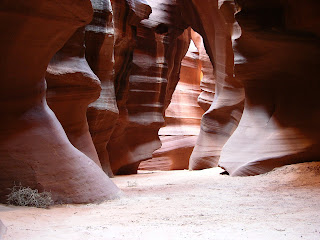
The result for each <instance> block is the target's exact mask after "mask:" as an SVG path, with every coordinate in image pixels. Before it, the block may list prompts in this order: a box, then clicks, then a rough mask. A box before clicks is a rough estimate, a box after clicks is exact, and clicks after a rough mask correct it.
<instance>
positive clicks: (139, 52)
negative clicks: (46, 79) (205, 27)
mask: <svg viewBox="0 0 320 240" xmlns="http://www.w3.org/2000/svg"><path fill="white" fill-rule="evenodd" d="M128 3H129V6H128V7H129V10H127V11H129V13H128V17H127V18H126V20H127V23H128V25H129V26H131V28H130V31H127V33H129V39H130V36H131V39H134V40H135V41H134V44H135V45H134V46H133V47H131V46H130V44H127V43H126V42H125V41H118V40H116V45H115V48H116V49H117V47H118V45H117V41H118V42H119V44H120V43H121V44H123V45H122V46H120V47H121V48H122V47H124V46H127V48H129V49H130V51H129V53H130V56H129V57H128V52H127V53H126V52H125V51H121V50H116V55H115V57H116V64H117V61H122V63H123V65H122V67H120V69H119V68H118V69H119V70H120V71H121V72H122V73H118V74H117V79H116V83H115V84H116V91H117V92H116V94H117V101H118V108H119V111H120V115H119V122H118V123H117V126H116V128H115V130H114V132H113V134H112V136H111V139H110V142H109V144H108V152H109V156H110V163H111V167H112V170H113V172H114V173H117V174H128V173H136V171H137V169H138V166H139V163H140V162H141V161H142V160H146V159H149V158H151V157H152V153H153V151H154V150H156V149H157V148H159V147H160V146H161V145H160V141H159V137H158V130H159V128H160V127H161V126H162V125H163V123H164V119H163V111H164V103H165V102H166V96H167V94H170V92H171V94H172V93H173V91H169V90H168V91H167V86H168V79H171V78H172V79H177V78H178V76H179V70H180V62H181V59H182V58H183V56H184V54H185V50H184V49H185V48H178V47H177V46H178V45H179V44H183V46H188V45H187V44H186V43H185V40H184V38H182V40H178V39H177V37H178V36H179V35H180V34H182V32H183V28H179V27H178V26H177V25H176V21H175V19H174V17H175V16H177V14H173V13H175V12H176V11H177V9H176V4H175V3H174V1H163V2H160V3H159V1H151V0H150V1H148V4H149V5H150V7H151V8H150V7H149V11H143V12H144V13H148V14H150V13H151V9H152V13H151V14H150V16H149V18H148V19H145V20H142V21H140V22H139V21H137V18H133V19H132V18H130V17H131V16H132V14H133V13H136V12H137V11H135V10H134V9H135V8H132V5H130V2H128ZM113 4H114V3H113ZM119 4H120V3H119V2H117V3H116V4H114V6H116V7H117V5H119ZM134 6H137V5H134ZM130 8H131V9H130ZM114 9H117V8H114ZM132 12H133V13H132ZM115 14H117V13H116V11H115ZM118 15H120V16H125V15H123V13H121V9H120V13H119V14H118ZM133 16H134V15H133ZM137 17H139V15H137ZM143 17H144V18H147V17H148V15H143ZM116 19H117V18H115V25H116V26H117V25H118V26H120V25H121V24H118V23H116V22H117V20H116ZM138 20H139V18H138ZM140 20H141V18H140ZM173 23H175V24H173ZM125 29H126V30H127V28H125ZM119 33H121V31H117V33H116V34H119ZM124 35H126V33H125V34H124ZM116 39H118V37H117V36H116ZM131 44H132V43H131ZM124 48H126V47H124ZM124 53H126V54H127V55H125V56H123V54H124ZM117 54H122V56H121V57H120V56H117ZM125 59H128V60H129V61H126V60H125ZM130 61H132V64H131V68H130V74H127V72H128V67H126V64H127V63H128V62H130ZM117 66H121V65H117ZM123 70H126V72H125V73H124V71H123ZM176 82H177V80H176ZM170 86H171V85H170Z"/></svg>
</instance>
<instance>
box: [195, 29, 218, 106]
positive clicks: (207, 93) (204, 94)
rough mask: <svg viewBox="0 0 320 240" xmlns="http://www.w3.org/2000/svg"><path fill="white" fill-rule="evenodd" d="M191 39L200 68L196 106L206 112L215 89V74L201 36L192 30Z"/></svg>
mask: <svg viewBox="0 0 320 240" xmlns="http://www.w3.org/2000/svg"><path fill="white" fill-rule="evenodd" d="M191 38H192V41H193V42H194V44H195V46H196V47H197V49H198V51H199V60H200V66H201V82H200V88H201V93H200V95H199V97H198V104H199V106H200V107H201V108H202V109H203V110H205V111H207V110H208V109H209V108H210V106H211V104H212V101H213V99H214V93H215V88H216V83H215V81H216V80H215V72H214V69H213V65H212V63H211V61H210V58H209V56H208V54H207V52H206V49H205V46H204V43H203V39H202V37H201V35H200V34H198V33H197V32H195V31H193V30H192V31H191Z"/></svg>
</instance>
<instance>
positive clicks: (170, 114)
mask: <svg viewBox="0 0 320 240" xmlns="http://www.w3.org/2000/svg"><path fill="white" fill-rule="evenodd" d="M200 77H201V64H200V60H199V52H198V49H197V48H196V46H195V45H194V43H193V41H191V42H190V46H189V49H188V52H187V54H186V55H185V57H184V58H183V60H182V62H181V70H180V80H179V82H178V84H177V85H176V88H175V91H174V93H173V95H172V98H171V103H170V105H169V106H168V108H167V109H166V111H165V126H164V127H162V128H161V129H160V130H159V136H160V140H161V143H162V146H161V148H160V149H158V150H156V151H155V152H154V153H153V159H152V161H151V160H150V161H148V163H141V164H140V168H141V169H147V168H148V169H159V167H160V166H159V167H158V165H159V164H158V163H156V162H157V161H159V162H161V163H162V165H164V164H165V162H167V165H168V166H166V167H165V166H161V170H163V169H187V168H188V164H189V161H188V160H189V157H190V155H191V152H192V150H193V147H194V145H195V142H196V139H197V136H198V134H199V130H200V119H201V117H202V114H203V113H204V111H203V110H202V109H201V108H200V107H199V105H198V103H197V98H198V96H199V94H200ZM151 162H152V163H153V164H151ZM152 165H154V166H152Z"/></svg>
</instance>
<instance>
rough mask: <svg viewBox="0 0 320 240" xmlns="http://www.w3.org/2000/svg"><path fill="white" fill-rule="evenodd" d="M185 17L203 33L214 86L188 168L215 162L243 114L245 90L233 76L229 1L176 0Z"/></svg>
mask: <svg viewBox="0 0 320 240" xmlns="http://www.w3.org/2000/svg"><path fill="white" fill-rule="evenodd" d="M178 2H179V3H180V6H181V7H182V8H183V9H182V10H181V12H182V16H183V17H184V20H185V21H186V22H187V23H188V24H189V25H190V26H191V27H192V28H193V29H194V30H195V31H197V32H198V33H200V34H201V36H202V37H203V41H204V45H205V47H206V52H207V54H208V55H209V57H210V60H211V62H212V64H213V66H214V69H215V80H216V88H215V95H214V99H213V102H212V105H211V106H210V108H209V109H208V110H207V111H206V113H205V114H204V115H203V117H202V120H201V130H200V134H199V137H198V140H197V144H196V146H195V148H194V150H193V152H192V155H191V157H190V162H189V169H192V170H195V169H203V168H209V167H215V166H217V165H218V161H219V157H220V153H221V150H222V148H223V146H224V144H225V143H226V141H227V140H228V139H229V137H230V136H231V134H232V133H233V131H234V130H235V129H236V127H237V125H238V122H239V120H240V118H241V115H242V110H243V102H244V91H243V86H242V84H241V82H240V81H239V80H237V79H236V78H235V76H234V71H233V68H234V54H233V49H232V38H234V37H236V36H237V35H239V33H240V28H239V26H238V24H237V23H236V21H235V19H234V15H233V13H234V8H235V6H234V3H233V2H232V1H217V0H215V1H209V0H204V1H201V2H200V1H190V0H179V1H178Z"/></svg>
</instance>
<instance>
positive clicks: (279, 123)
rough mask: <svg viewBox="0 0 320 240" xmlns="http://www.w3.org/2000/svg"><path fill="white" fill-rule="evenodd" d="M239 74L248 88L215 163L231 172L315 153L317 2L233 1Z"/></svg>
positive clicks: (319, 86) (319, 129)
mask: <svg viewBox="0 0 320 240" xmlns="http://www.w3.org/2000/svg"><path fill="white" fill-rule="evenodd" d="M237 2H238V3H239V5H240V7H241V11H240V12H239V13H237V15H236V19H237V21H238V22H239V24H240V26H241V28H242V34H241V36H239V37H238V38H236V39H235V42H234V45H233V47H234V51H235V52H236V53H237V54H238V58H236V60H235V74H236V77H237V78H238V79H239V80H241V81H242V83H243V85H244V88H245V108H244V112H243V116H242V118H241V121H240V123H239V126H238V128H237V129H236V131H235V132H234V133H233V135H232V136H231V138H230V139H229V141H228V142H227V143H226V145H225V146H224V148H223V151H222V154H221V159H220V165H221V166H222V167H224V168H225V169H226V170H227V171H228V172H229V173H230V174H231V175H233V176H244V175H255V174H260V173H264V172H267V171H270V170H271V169H273V168H274V167H278V166H282V165H285V164H292V163H297V162H304V161H309V160H310V161H311V160H319V157H320V146H319V145H320V134H319V133H320V126H319V122H320V101H319V99H318V96H317V94H316V93H317V92H319V91H320V83H319V81H318V79H317V77H316V76H317V75H318V69H319V68H320V62H319V58H320V47H319V46H320V45H319V43H320V41H319V30H320V26H319V22H320V17H319V14H318V13H317V10H315V9H319V7H320V3H318V2H317V1H304V2H303V3H302V2H301V1H294V0H293V1H271V2H270V1H250V0H247V1H237Z"/></svg>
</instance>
